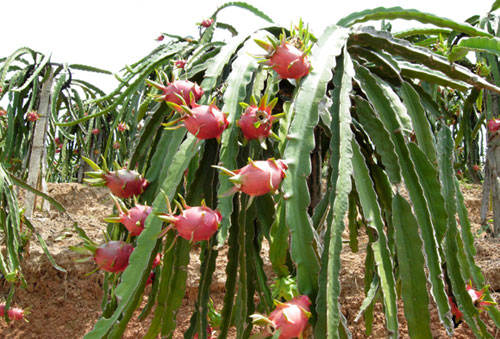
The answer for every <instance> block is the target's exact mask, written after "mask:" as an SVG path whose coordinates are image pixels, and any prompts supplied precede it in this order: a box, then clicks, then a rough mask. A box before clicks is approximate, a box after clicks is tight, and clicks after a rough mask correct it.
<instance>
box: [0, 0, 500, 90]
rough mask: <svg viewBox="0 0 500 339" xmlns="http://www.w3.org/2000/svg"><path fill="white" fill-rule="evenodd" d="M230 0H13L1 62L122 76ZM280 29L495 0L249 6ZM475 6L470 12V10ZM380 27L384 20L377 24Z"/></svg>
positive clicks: (482, 7)
mask: <svg viewBox="0 0 500 339" xmlns="http://www.w3.org/2000/svg"><path fill="white" fill-rule="evenodd" d="M228 1H229V0H220V1H208V0H184V1H172V0H170V1H168V0H163V1H159V0H144V1H132V0H121V1H116V0H85V1H71V0H44V1H40V0H16V1H3V2H2V5H1V7H0V12H1V18H0V27H1V29H0V57H6V56H8V55H10V54H11V53H13V52H14V51H15V50H16V49H18V48H20V47H24V46H27V47H30V48H32V49H34V50H36V51H39V52H42V53H44V54H51V55H52V59H51V60H52V61H53V62H59V63H69V64H72V63H78V64H86V65H90V66H94V67H99V68H103V69H107V70H109V71H112V72H114V73H118V72H119V71H120V70H121V69H123V67H124V66H125V65H126V64H132V63H134V62H135V61H138V60H139V59H141V58H142V57H144V56H146V55H147V54H148V53H149V52H150V51H151V50H153V49H154V48H155V47H156V46H158V42H157V41H155V39H156V38H157V37H158V36H159V35H160V34H161V33H162V32H167V33H171V34H177V35H181V36H187V35H191V36H197V35H198V28H197V26H196V23H198V22H201V21H202V20H203V19H205V18H208V17H210V15H211V14H212V13H213V12H214V11H215V10H216V8H217V6H220V5H222V4H224V3H226V2H228ZM246 2H247V3H249V4H251V5H253V6H255V7H257V8H258V9H259V10H261V11H262V12H264V13H266V14H267V15H268V16H270V17H271V18H272V19H273V20H274V21H275V22H276V23H277V24H280V25H283V26H284V27H290V24H291V23H292V22H293V23H297V22H298V20H299V18H302V20H303V21H304V22H305V23H308V24H309V27H310V29H311V31H312V32H313V33H314V34H316V35H320V34H321V32H322V30H323V29H324V28H325V27H326V26H328V25H330V24H334V23H336V22H337V21H338V20H339V19H341V18H343V17H345V16H347V15H349V14H351V13H353V12H357V11H361V10H364V9H371V8H376V7H380V6H382V7H393V6H400V7H403V8H407V9H418V10H420V11H422V12H427V13H433V14H436V15H438V16H441V17H446V18H450V19H453V20H455V21H460V22H463V21H464V20H465V19H467V18H468V17H470V16H471V15H474V14H479V15H485V14H486V13H487V12H488V11H489V9H490V8H491V5H492V3H493V2H494V1H493V0H475V1H473V2H466V4H467V5H465V6H464V5H461V4H460V5H459V4H458V1H456V0H420V1H407V0H400V1H396V0H370V1H368V0H356V1H327V0H305V1H297V0H288V1H282V0H248V1H246ZM471 4H473V6H472V5H471ZM218 19H219V21H222V22H226V23H229V24H231V25H233V26H235V27H236V29H238V30H239V31H240V32H241V33H244V32H247V33H250V32H251V31H253V30H255V29H258V28H260V27H265V22H264V21H263V20H261V19H259V18H258V17H256V16H254V15H253V14H252V13H251V12H248V11H246V10H244V9H240V8H235V7H229V8H226V9H224V10H223V11H221V12H220V14H219V16H218ZM372 24H373V25H374V26H375V27H380V22H373V23H372ZM415 25H417V23H416V22H410V21H401V22H396V24H395V26H394V28H395V29H394V30H393V31H397V30H399V29H404V28H405V27H414V26H415ZM98 81H102V83H103V85H102V88H103V89H107V90H111V89H113V88H114V85H115V80H114V78H113V79H101V80H98Z"/></svg>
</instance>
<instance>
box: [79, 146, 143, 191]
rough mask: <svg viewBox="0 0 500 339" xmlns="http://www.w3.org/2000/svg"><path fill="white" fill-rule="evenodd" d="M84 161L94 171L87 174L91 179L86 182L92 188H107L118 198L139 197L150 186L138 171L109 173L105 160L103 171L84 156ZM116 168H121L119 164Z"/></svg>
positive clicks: (120, 170)
mask: <svg viewBox="0 0 500 339" xmlns="http://www.w3.org/2000/svg"><path fill="white" fill-rule="evenodd" d="M82 159H83V160H85V161H86V162H87V164H89V165H90V167H92V169H93V170H94V171H92V172H86V174H87V175H88V176H89V177H91V178H90V179H88V178H87V179H84V181H85V182H87V183H89V184H90V185H91V186H107V187H108V188H109V190H110V191H111V193H113V194H114V195H115V196H117V197H118V198H123V199H126V198H130V197H133V196H139V195H141V194H142V193H143V192H144V191H145V190H146V188H148V186H149V182H148V181H147V180H146V179H145V178H144V177H143V176H142V175H140V174H139V173H137V172H136V171H131V170H129V169H125V168H120V169H117V170H115V171H109V170H108V169H107V165H106V162H105V161H104V158H103V169H101V168H100V167H99V166H98V165H97V164H96V163H95V162H93V161H92V160H90V159H88V158H86V157H83V156H82ZM115 167H119V166H118V164H115Z"/></svg>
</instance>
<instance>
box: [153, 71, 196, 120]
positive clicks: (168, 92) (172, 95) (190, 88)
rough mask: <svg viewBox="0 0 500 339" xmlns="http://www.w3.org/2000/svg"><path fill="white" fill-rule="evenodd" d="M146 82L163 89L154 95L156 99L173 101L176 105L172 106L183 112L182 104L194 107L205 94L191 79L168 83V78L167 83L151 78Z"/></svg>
mask: <svg viewBox="0 0 500 339" xmlns="http://www.w3.org/2000/svg"><path fill="white" fill-rule="evenodd" d="M164 77H166V75H165V76H164ZM146 82H147V83H148V84H149V85H151V86H153V87H155V88H158V89H159V90H160V91H162V93H161V94H159V95H154V96H153V97H154V98H155V100H157V101H165V102H171V103H173V104H174V105H173V106H170V107H173V108H174V109H175V110H176V111H177V112H180V113H182V112H183V109H182V107H181V106H187V107H192V105H193V104H194V103H196V102H197V101H198V100H199V99H200V98H201V97H202V96H203V89H202V88H201V87H200V86H198V85H197V84H196V83H194V82H191V81H189V80H175V81H173V82H171V83H168V79H167V85H164V84H163V83H158V82H155V81H151V80H146Z"/></svg>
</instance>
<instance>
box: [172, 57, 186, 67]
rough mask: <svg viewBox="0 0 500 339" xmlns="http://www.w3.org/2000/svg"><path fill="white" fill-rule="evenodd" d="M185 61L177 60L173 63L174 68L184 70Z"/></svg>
mask: <svg viewBox="0 0 500 339" xmlns="http://www.w3.org/2000/svg"><path fill="white" fill-rule="evenodd" d="M186 64H187V61H186V60H184V59H178V60H175V61H174V65H175V67H176V68H180V69H184V67H186Z"/></svg>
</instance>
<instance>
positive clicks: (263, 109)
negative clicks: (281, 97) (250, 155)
mask: <svg viewBox="0 0 500 339" xmlns="http://www.w3.org/2000/svg"><path fill="white" fill-rule="evenodd" d="M277 102H278V98H275V99H274V100H272V101H271V102H270V103H269V105H267V95H264V96H263V97H262V99H261V100H260V102H259V104H258V105H257V102H256V101H255V98H254V97H253V96H252V97H251V98H250V105H248V104H246V103H240V105H241V106H243V108H245V112H243V114H242V115H241V118H240V120H238V121H237V122H236V123H237V125H238V126H239V127H240V128H241V131H242V132H243V136H244V137H245V139H247V140H251V139H259V141H261V142H262V141H263V140H264V138H267V137H269V136H270V135H272V126H273V122H274V121H275V120H276V119H278V118H279V117H280V116H281V114H277V115H271V112H272V110H273V108H274V106H275V105H276V103H277Z"/></svg>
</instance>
